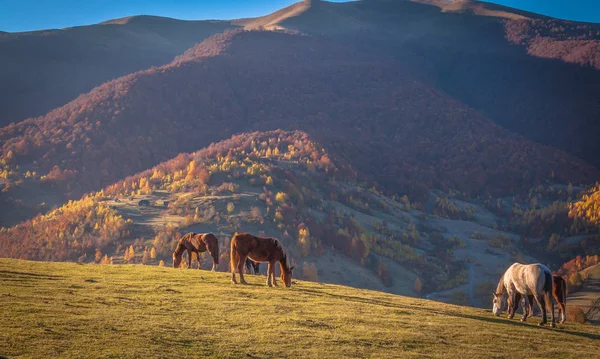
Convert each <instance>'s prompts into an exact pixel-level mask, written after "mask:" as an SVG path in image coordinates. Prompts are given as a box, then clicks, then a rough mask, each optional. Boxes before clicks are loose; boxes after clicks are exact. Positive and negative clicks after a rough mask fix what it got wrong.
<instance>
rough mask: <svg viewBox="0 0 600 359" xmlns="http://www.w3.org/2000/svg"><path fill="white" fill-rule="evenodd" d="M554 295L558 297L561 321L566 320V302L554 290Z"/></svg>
mask: <svg viewBox="0 0 600 359" xmlns="http://www.w3.org/2000/svg"><path fill="white" fill-rule="evenodd" d="M552 295H553V296H554V299H556V304H557V305H558V315H560V323H564V322H565V309H566V308H565V303H564V302H563V301H561V300H560V296H559V295H557V293H556V292H554V291H553V293H552Z"/></svg>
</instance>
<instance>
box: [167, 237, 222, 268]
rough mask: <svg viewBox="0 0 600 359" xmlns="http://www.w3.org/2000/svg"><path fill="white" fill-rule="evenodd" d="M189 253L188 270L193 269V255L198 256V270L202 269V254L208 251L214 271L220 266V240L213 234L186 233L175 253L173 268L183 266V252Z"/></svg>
mask: <svg viewBox="0 0 600 359" xmlns="http://www.w3.org/2000/svg"><path fill="white" fill-rule="evenodd" d="M185 251H187V253H188V268H191V267H192V253H196V254H197V255H198V269H200V253H202V252H206V251H208V253H209V254H210V255H211V257H212V258H213V266H212V270H213V271H215V270H216V268H217V264H219V240H218V239H217V237H215V235H214V234H212V233H193V232H190V233H186V234H185V235H184V236H183V237H181V239H180V240H179V243H178V244H177V248H175V251H174V252H173V267H174V268H177V267H179V265H180V264H181V258H182V256H183V252H185Z"/></svg>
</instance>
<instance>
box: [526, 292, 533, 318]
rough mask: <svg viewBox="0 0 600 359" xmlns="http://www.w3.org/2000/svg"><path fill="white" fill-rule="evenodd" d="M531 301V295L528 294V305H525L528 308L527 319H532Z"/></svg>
mask: <svg viewBox="0 0 600 359" xmlns="http://www.w3.org/2000/svg"><path fill="white" fill-rule="evenodd" d="M533 300H534V299H533V295H532V294H530V295H528V296H527V301H528V302H529V303H527V306H528V308H527V318H529V317H533Z"/></svg>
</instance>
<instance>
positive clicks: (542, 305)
mask: <svg viewBox="0 0 600 359" xmlns="http://www.w3.org/2000/svg"><path fill="white" fill-rule="evenodd" d="M534 298H535V302H536V303H537V305H538V307H540V311H541V312H542V321H541V322H540V324H539V325H544V324H546V323H548V319H547V317H546V301H545V300H544V294H542V295H541V296H540V295H539V294H537V293H536V294H534Z"/></svg>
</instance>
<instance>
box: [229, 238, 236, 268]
mask: <svg viewBox="0 0 600 359" xmlns="http://www.w3.org/2000/svg"><path fill="white" fill-rule="evenodd" d="M230 247H231V252H230V253H229V265H230V266H231V273H235V267H237V262H238V254H237V240H236V238H235V236H234V237H233V238H231V246H230Z"/></svg>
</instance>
